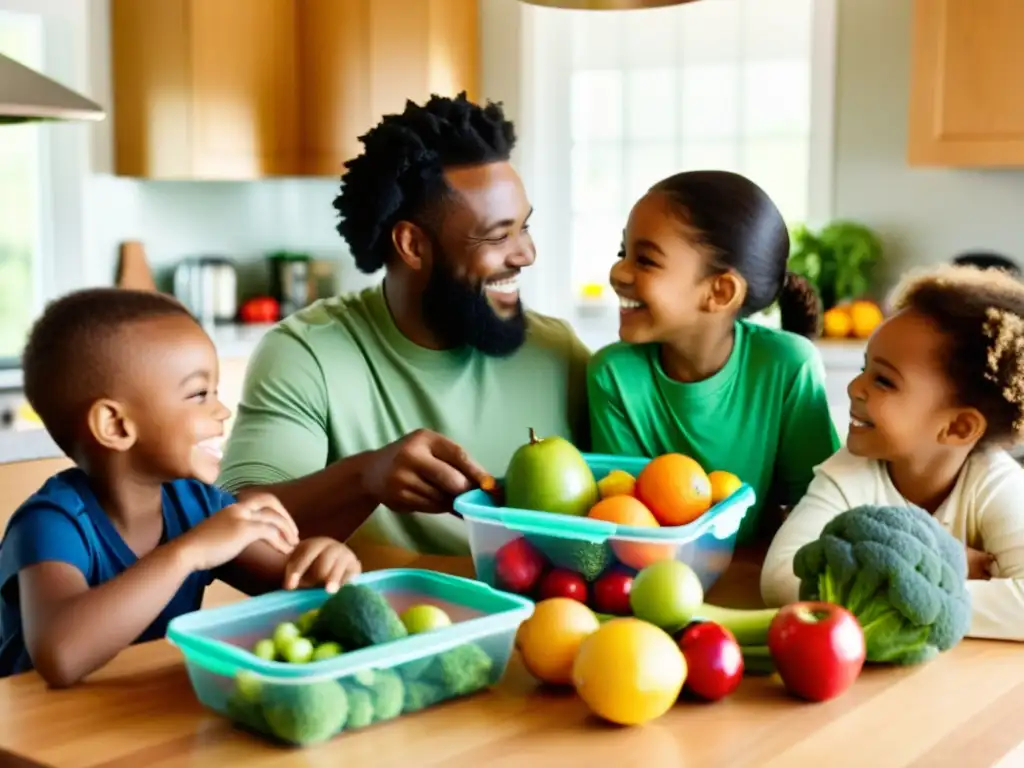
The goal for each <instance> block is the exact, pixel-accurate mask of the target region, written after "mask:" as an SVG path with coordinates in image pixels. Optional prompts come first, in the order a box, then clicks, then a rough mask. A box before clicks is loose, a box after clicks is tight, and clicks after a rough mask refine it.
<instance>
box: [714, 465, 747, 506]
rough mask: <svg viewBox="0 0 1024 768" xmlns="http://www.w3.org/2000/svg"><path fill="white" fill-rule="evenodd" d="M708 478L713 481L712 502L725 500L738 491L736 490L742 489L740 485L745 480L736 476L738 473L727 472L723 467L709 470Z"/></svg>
mask: <svg viewBox="0 0 1024 768" xmlns="http://www.w3.org/2000/svg"><path fill="white" fill-rule="evenodd" d="M708 480H710V481H711V503H712V504H717V503H718V502H720V501H725V500H726V499H728V498H729V497H730V496H732V495H733V494H734V493H736V491H738V490H739V489H740V486H742V485H743V481H742V480H740V479H739V478H738V477H736V475H734V474H733V473H732V472H726V471H725V470H723V469H716V470H715V471H714V472H709V473H708Z"/></svg>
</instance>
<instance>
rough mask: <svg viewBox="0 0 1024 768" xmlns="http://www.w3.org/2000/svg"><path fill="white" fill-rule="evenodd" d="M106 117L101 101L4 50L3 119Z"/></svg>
mask: <svg viewBox="0 0 1024 768" xmlns="http://www.w3.org/2000/svg"><path fill="white" fill-rule="evenodd" d="M104 117H106V114H105V113H104V111H103V108H102V107H101V106H100V105H99V104H96V103H95V102H92V101H90V100H89V99H87V98H85V97H84V96H81V95H79V94H77V93H75V92H74V91H72V90H70V89H69V88H65V87H64V86H63V85H61V84H60V83H57V82H54V81H53V80H51V79H50V78H48V77H46V76H45V75H41V74H39V73H38V72H36V71H35V70H33V69H29V68H28V67H26V66H25V65H23V64H20V63H18V62H17V61H15V60H14V59H10V58H8V57H7V56H4V55H3V54H0V123H27V122H34V121H39V120H102V119H103V118H104Z"/></svg>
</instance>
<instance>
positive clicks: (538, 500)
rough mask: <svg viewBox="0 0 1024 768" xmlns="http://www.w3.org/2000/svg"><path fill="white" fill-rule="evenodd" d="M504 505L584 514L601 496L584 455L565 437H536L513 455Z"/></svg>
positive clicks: (515, 507)
mask: <svg viewBox="0 0 1024 768" xmlns="http://www.w3.org/2000/svg"><path fill="white" fill-rule="evenodd" d="M504 487H505V505H506V506H507V507H511V508H513V509H530V510H536V511H539V512H554V513H556V514H561V515H575V516H577V517H581V516H585V515H586V514H587V513H588V512H589V511H590V508H591V507H592V506H594V505H595V504H596V503H597V501H598V499H599V493H598V489H597V480H595V479H594V473H593V471H592V470H591V469H590V466H589V465H588V464H587V462H586V459H584V458H583V454H582V453H580V452H579V451H578V450H577V449H576V446H574V445H573V444H572V443H570V442H569V441H568V440H566V439H565V438H563V437H558V436H557V435H556V436H553V437H544V438H539V437H537V433H536V432H535V431H534V430H533V429H532V428H531V429H530V441H529V442H528V443H526V444H525V445H521V446H520V447H519V448H517V449H516V451H515V453H513V454H512V458H511V459H510V460H509V463H508V469H506V470H505V481H504Z"/></svg>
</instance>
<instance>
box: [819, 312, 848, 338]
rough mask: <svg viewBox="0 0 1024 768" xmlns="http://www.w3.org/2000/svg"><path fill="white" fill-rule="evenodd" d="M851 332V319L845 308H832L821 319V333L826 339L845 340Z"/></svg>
mask: <svg viewBox="0 0 1024 768" xmlns="http://www.w3.org/2000/svg"><path fill="white" fill-rule="evenodd" d="M852 330H853V318H852V317H850V313H849V312H847V311H846V307H832V309H830V310H828V311H827V312H825V314H824V315H823V316H822V318H821V333H822V335H823V336H825V338H827V339H845V338H846V337H847V336H849V335H850V331H852Z"/></svg>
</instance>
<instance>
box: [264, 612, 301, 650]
mask: <svg viewBox="0 0 1024 768" xmlns="http://www.w3.org/2000/svg"><path fill="white" fill-rule="evenodd" d="M301 635H302V633H301V632H300V631H299V628H298V627H297V626H296V625H295V624H294V623H293V622H291V621H285V622H282V623H281V624H278V625H277V626H276V627H275V628H274V634H273V635H271V638H272V639H273V640H274V645H275V646H276V647H277V652H278V653H279V654H280V655H282V656H284V649H285V647H286V646H288V645H290V644H291V642H292V640H294V639H295V638H297V637H299V636H301Z"/></svg>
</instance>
